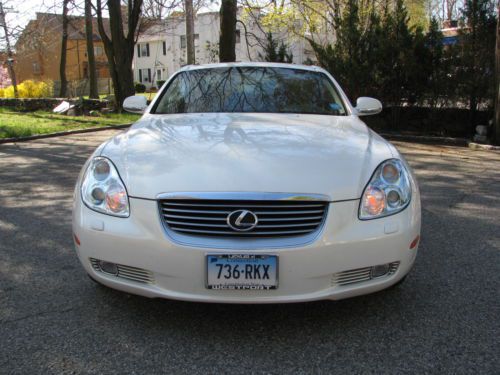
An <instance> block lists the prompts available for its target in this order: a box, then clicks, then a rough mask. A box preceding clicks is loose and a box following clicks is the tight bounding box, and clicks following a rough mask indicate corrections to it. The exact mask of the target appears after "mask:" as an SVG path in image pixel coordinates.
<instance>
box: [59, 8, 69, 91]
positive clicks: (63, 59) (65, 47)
mask: <svg viewBox="0 0 500 375" xmlns="http://www.w3.org/2000/svg"><path fill="white" fill-rule="evenodd" d="M68 3H69V0H63V12H62V43H61V61H60V62H59V77H60V78H59V79H60V81H61V87H60V88H59V97H60V98H64V97H66V91H67V86H68V80H67V79H66V55H67V50H68V21H69V20H68Z"/></svg>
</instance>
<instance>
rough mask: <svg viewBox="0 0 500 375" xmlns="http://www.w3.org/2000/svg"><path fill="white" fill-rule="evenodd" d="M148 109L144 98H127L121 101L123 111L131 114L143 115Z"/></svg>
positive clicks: (135, 96) (138, 96)
mask: <svg viewBox="0 0 500 375" xmlns="http://www.w3.org/2000/svg"><path fill="white" fill-rule="evenodd" d="M147 107H148V101H147V100H146V97H144V96H141V95H134V96H129V97H128V98H126V99H125V100H124V101H123V109H124V110H125V111H127V112H132V113H144V111H145V109H146V108H147Z"/></svg>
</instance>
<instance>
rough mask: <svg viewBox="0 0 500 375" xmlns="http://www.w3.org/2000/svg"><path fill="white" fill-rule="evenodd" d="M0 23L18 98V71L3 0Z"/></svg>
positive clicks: (12, 81) (11, 77)
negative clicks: (15, 68)
mask: <svg viewBox="0 0 500 375" xmlns="http://www.w3.org/2000/svg"><path fill="white" fill-rule="evenodd" d="M0 23H1V24H2V27H3V31H4V33H5V44H6V49H7V66H8V69H9V76H10V81H11V83H12V86H13V87H14V97H15V98H17V97H18V96H19V94H18V92H17V80H16V72H15V71H14V67H13V66H12V64H13V62H14V57H13V54H12V49H11V47H10V39H9V28H8V27H7V22H6V21H5V11H4V8H3V4H2V2H1V0H0Z"/></svg>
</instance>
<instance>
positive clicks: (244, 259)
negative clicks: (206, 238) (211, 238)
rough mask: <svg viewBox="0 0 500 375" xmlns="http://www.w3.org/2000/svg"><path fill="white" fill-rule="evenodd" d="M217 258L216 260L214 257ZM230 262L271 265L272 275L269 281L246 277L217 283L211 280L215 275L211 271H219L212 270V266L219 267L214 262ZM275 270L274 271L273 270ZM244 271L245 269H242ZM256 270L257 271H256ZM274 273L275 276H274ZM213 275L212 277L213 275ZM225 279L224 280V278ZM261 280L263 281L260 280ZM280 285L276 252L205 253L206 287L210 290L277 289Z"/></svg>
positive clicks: (241, 264) (242, 264)
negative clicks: (235, 280) (248, 279)
mask: <svg viewBox="0 0 500 375" xmlns="http://www.w3.org/2000/svg"><path fill="white" fill-rule="evenodd" d="M214 258H216V260H215V261H213V260H212V259H214ZM228 261H229V262H232V263H235V264H238V265H240V266H241V267H242V266H244V265H246V264H256V265H262V266H264V265H270V266H272V267H271V268H270V271H271V273H270V276H269V282H264V283H261V282H258V283H255V282H248V281H247V282H245V280H247V279H246V278H244V279H243V281H241V282H234V280H232V281H233V283H229V282H227V283H226V282H223V283H219V284H216V283H214V282H211V281H212V280H213V275H212V274H211V272H217V273H218V271H216V270H215V269H214V270H211V269H210V266H211V265H213V267H217V266H215V265H214V264H217V263H219V262H222V263H223V264H229V263H228ZM272 271H274V272H272ZM240 272H241V273H244V269H241V270H240ZM254 272H255V271H254ZM273 275H274V277H272V276H273ZM211 276H212V277H211ZM223 281H224V280H223ZM259 281H262V279H261V280H259ZM278 286H279V258H278V256H277V255H274V254H244V253H243V254H242V253H238V254H231V253H215V254H213V253H212V254H206V255H205V287H206V288H207V289H210V290H262V291H265V290H276V289H278Z"/></svg>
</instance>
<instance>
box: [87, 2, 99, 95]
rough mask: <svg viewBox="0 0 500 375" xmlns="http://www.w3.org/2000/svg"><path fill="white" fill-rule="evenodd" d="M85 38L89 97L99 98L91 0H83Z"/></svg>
mask: <svg viewBox="0 0 500 375" xmlns="http://www.w3.org/2000/svg"><path fill="white" fill-rule="evenodd" d="M85 39H86V41H87V43H86V44H87V59H88V70H87V72H88V78H89V97H90V98H91V99H99V93H98V90H97V71H96V64H95V56H94V30H93V25H92V3H91V0H85Z"/></svg>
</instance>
